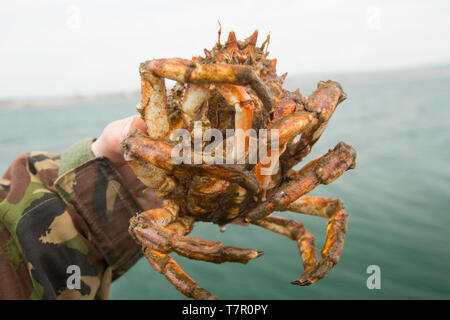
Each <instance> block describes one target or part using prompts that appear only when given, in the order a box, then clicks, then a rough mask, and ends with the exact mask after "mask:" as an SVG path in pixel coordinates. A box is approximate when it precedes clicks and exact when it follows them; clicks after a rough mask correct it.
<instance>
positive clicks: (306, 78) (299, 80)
mask: <svg viewBox="0 0 450 320" xmlns="http://www.w3.org/2000/svg"><path fill="white" fill-rule="evenodd" d="M446 77H450V65H444V66H433V67H422V68H414V69H412V68H411V69H401V70H393V71H370V72H348V73H329V74H326V73H308V74H305V75H299V74H288V77H287V79H286V87H288V88H289V87H291V86H295V87H297V86H299V85H300V86H301V85H303V84H309V85H310V84H311V81H312V82H314V83H316V82H317V81H319V80H328V79H333V80H337V81H339V82H341V83H345V84H354V83H374V82H396V81H405V80H407V81H414V80H426V79H436V78H446ZM291 89H292V88H291ZM139 95H140V93H139V91H138V90H135V91H124V92H114V93H105V94H86V95H84V94H76V95H67V96H52V97H37V98H32V97H31V98H12V99H3V100H1V99H0V109H6V108H11V109H15V108H30V107H48V106H65V105H74V104H90V103H108V102H113V101H123V100H135V101H136V102H137V101H138V99H139Z"/></svg>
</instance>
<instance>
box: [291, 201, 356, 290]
mask: <svg viewBox="0 0 450 320" xmlns="http://www.w3.org/2000/svg"><path fill="white" fill-rule="evenodd" d="M288 210H291V211H294V212H298V213H303V214H309V215H314V216H320V217H324V218H327V219H328V222H327V237H326V241H325V245H324V247H323V250H322V260H321V261H320V262H319V263H318V264H317V265H316V266H314V268H311V269H309V270H305V271H304V272H303V274H302V275H301V276H300V278H299V279H298V280H297V281H294V282H292V283H293V284H298V285H300V286H303V285H309V284H311V283H313V282H316V281H317V280H320V279H322V278H323V277H324V276H325V275H326V274H327V273H328V272H329V271H330V270H331V268H333V267H334V266H335V265H336V264H337V263H338V261H339V258H340V257H341V255H342V250H343V248H344V238H345V233H346V231H347V220H348V214H347V213H346V211H345V209H344V205H343V204H342V202H341V201H340V200H338V199H328V198H319V197H312V196H303V197H302V198H300V199H298V200H296V201H294V202H292V203H291V204H290V205H289V206H288Z"/></svg>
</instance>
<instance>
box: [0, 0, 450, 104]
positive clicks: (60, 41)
mask: <svg viewBox="0 0 450 320" xmlns="http://www.w3.org/2000/svg"><path fill="white" fill-rule="evenodd" d="M449 15H450V1H445V0H443V1H438V0H432V1H411V0H409V1H406V0H405V1H392V0H391V1H367V0H354V1H353V0H351V1H335V0H334V1H333V0H330V1H324V0H321V1H312V0H311V1H273V0H271V1H261V0H259V1H250V0H239V1H232V0H222V1H220V2H219V1H212V0H210V1H176V0H170V1H164V2H162V1H161V2H160V3H159V4H154V3H152V2H150V1H131V0H127V1H112V0H109V1H93V0H88V1H80V0H65V1H64V0H54V1H38V0H30V1H21V0H12V1H3V0H2V1H1V3H0V99H1V98H9V97H33V96H51V95H64V94H74V93H106V92H114V91H118V90H137V89H138V88H139V75H138V65H139V62H141V61H144V60H149V59H153V58H163V57H183V58H191V57H192V56H193V55H199V54H202V52H203V48H205V47H206V48H211V47H212V46H213V45H214V43H215V41H216V39H217V30H218V23H217V21H220V22H221V24H222V27H223V34H224V35H223V37H224V38H225V37H226V35H227V34H228V32H229V31H230V30H235V31H236V34H237V36H238V38H241V39H244V38H246V37H247V36H249V35H250V34H251V33H252V31H253V30H254V29H258V30H259V32H260V39H259V40H260V41H259V42H258V44H261V42H262V41H263V40H264V39H265V36H266V34H267V33H268V32H269V31H270V34H271V43H270V48H269V49H270V50H269V51H270V57H277V58H278V69H279V72H280V74H281V73H282V72H286V71H288V72H289V73H290V74H300V73H311V72H337V71H338V72H340V71H367V70H389V69H396V68H408V67H416V66H427V65H436V64H447V63H450V41H449V39H450V37H449V36H450V17H449Z"/></svg>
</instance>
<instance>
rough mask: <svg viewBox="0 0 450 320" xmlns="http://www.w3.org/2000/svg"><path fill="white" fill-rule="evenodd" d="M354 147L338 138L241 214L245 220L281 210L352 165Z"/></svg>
mask: <svg viewBox="0 0 450 320" xmlns="http://www.w3.org/2000/svg"><path fill="white" fill-rule="evenodd" d="M355 159H356V152H355V150H354V149H353V148H352V147H351V146H349V145H347V144H345V143H343V142H339V143H338V144H337V145H336V147H335V148H334V149H333V150H330V151H329V152H328V153H326V154H325V155H323V156H322V157H320V158H317V159H315V160H312V161H310V162H309V163H308V164H306V165H305V166H304V167H303V168H302V169H301V170H299V171H295V172H294V173H293V174H291V175H290V176H289V178H290V179H291V181H289V182H287V183H285V184H283V185H281V187H280V188H279V189H278V191H276V192H275V193H274V194H273V195H272V196H271V197H270V198H269V199H268V200H267V201H264V202H263V203H261V204H260V205H258V206H257V207H255V208H254V209H252V210H250V211H249V212H247V213H246V214H245V217H246V219H247V220H249V221H255V220H259V219H262V218H264V217H266V216H267V215H269V214H270V213H272V212H273V211H284V210H286V208H287V207H288V205H289V204H290V203H292V202H293V201H295V200H297V199H298V198H300V197H301V196H303V195H304V194H306V193H308V192H310V191H311V190H312V189H314V188H315V187H316V186H317V185H319V184H329V183H331V182H333V181H334V180H336V179H337V178H339V177H340V176H341V175H342V174H343V173H344V172H345V171H346V170H348V169H353V168H354V167H355Z"/></svg>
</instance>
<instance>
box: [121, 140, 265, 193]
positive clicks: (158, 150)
mask: <svg viewBox="0 0 450 320" xmlns="http://www.w3.org/2000/svg"><path fill="white" fill-rule="evenodd" d="M121 146H122V150H123V152H124V154H125V158H126V159H127V160H128V161H140V162H142V163H145V162H148V163H150V164H151V165H153V166H156V167H157V168H161V169H163V170H164V171H165V172H166V173H169V174H173V175H176V174H181V175H182V174H197V175H206V176H210V177H212V178H218V179H222V180H226V181H229V182H233V183H237V184H239V185H240V186H242V187H243V188H245V189H247V190H249V191H251V192H253V193H256V194H257V193H259V191H260V187H259V183H258V181H257V180H256V178H255V176H254V175H253V174H252V173H251V172H249V171H247V170H244V169H243V168H242V167H241V166H238V165H226V164H223V165H221V164H207V161H206V160H205V159H203V161H202V163H201V164H189V163H180V164H177V163H175V162H174V161H173V157H172V154H173V148H174V147H172V146H171V145H169V144H167V143H164V142H162V141H156V140H153V139H151V138H148V137H145V136H133V135H132V136H129V137H127V138H125V139H124V141H123V142H122V144H121ZM191 163H193V161H191Z"/></svg>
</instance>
